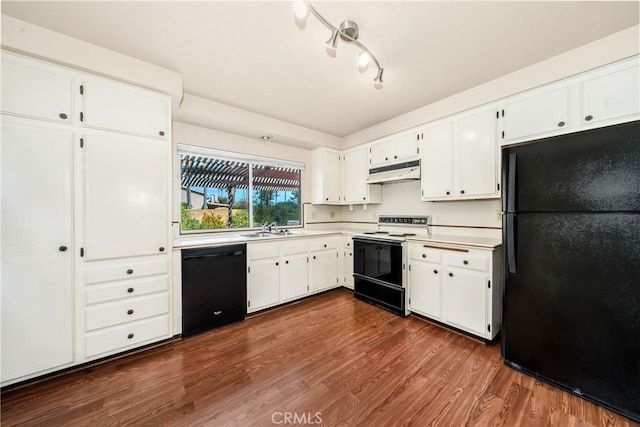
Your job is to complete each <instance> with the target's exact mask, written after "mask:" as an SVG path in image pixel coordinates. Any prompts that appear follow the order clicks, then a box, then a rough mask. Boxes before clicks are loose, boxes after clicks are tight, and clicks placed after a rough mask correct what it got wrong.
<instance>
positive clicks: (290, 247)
mask: <svg viewBox="0 0 640 427" xmlns="http://www.w3.org/2000/svg"><path fill="white" fill-rule="evenodd" d="M308 259H309V257H308V244H307V242H306V240H293V241H287V242H282V244H281V246H280V302H287V301H292V300H295V299H298V298H301V297H303V296H305V295H306V294H307V293H308V292H309V283H308V272H307V266H308Z"/></svg>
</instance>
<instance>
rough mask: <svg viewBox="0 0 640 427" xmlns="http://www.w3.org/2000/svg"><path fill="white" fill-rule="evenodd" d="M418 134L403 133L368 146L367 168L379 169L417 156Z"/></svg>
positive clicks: (419, 136)
mask: <svg viewBox="0 0 640 427" xmlns="http://www.w3.org/2000/svg"><path fill="white" fill-rule="evenodd" d="M420 138H421V134H420V133H418V132H409V133H403V134H399V135H396V136H393V137H391V138H388V139H384V140H382V141H378V142H374V143H372V144H371V145H370V146H369V166H370V167H380V166H385V165H388V164H393V163H399V162H402V161H403V160H407V159H412V158H416V157H417V156H418V141H419V140H420Z"/></svg>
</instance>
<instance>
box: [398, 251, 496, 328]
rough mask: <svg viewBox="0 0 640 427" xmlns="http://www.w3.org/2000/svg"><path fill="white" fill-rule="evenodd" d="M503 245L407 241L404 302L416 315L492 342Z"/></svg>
mask: <svg viewBox="0 0 640 427" xmlns="http://www.w3.org/2000/svg"><path fill="white" fill-rule="evenodd" d="M501 262H502V248H496V249H479V248H475V247H473V248H472V247H468V248H467V247H461V246H457V245H456V246H453V245H441V244H438V245H432V244H429V243H422V242H420V243H418V242H411V243H409V295H410V300H409V305H410V309H411V312H413V313H417V314H421V315H423V316H426V317H428V318H431V319H434V320H437V321H439V322H442V323H445V324H447V325H450V326H453V327H455V328H457V329H460V330H462V331H465V332H468V333H470V334H473V335H476V336H479V337H481V338H484V339H487V340H491V339H493V338H495V336H496V335H497V334H498V332H499V331H500V328H501V325H502V317H501V312H502V302H501V295H502V282H503V278H502V268H501Z"/></svg>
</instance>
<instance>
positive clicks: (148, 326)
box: [85, 316, 169, 357]
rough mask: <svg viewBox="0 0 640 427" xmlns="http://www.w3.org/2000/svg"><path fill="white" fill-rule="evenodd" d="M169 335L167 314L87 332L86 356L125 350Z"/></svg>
mask: <svg viewBox="0 0 640 427" xmlns="http://www.w3.org/2000/svg"><path fill="white" fill-rule="evenodd" d="M168 337H169V316H161V317H156V318H153V319H147V320H143V321H140V322H132V323H128V324H126V325H123V326H119V327H116V328H111V329H108V330H104V331H99V332H94V333H89V334H87V336H86V338H85V343H86V352H87V357H92V356H97V355H99V354H103V353H107V352H114V351H115V350H126V349H127V348H133V347H135V346H136V345H143V344H147V343H149V342H153V341H157V340H159V339H162V338H168Z"/></svg>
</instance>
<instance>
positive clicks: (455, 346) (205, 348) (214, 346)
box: [1, 290, 637, 427]
mask: <svg viewBox="0 0 640 427" xmlns="http://www.w3.org/2000/svg"><path fill="white" fill-rule="evenodd" d="M1 421H2V426H3V427H9V426H114V425H144V426H147V425H149V426H161V425H166V426H243V427H245V426H268V425H293V424H296V425H302V424H305V423H306V424H310V425H317V424H319V423H320V422H321V423H322V425H327V426H333V425H339V426H399V425H412V426H449V425H450V426H463V425H468V426H529V425H531V426H538V425H539V426H636V425H637V424H636V423H634V422H633V421H631V420H629V419H627V418H625V417H622V416H620V415H617V414H615V413H612V412H610V411H608V410H606V409H604V408H601V407H599V406H597V405H595V404H593V403H590V402H588V401H586V400H584V399H580V398H578V397H576V396H573V395H571V394H569V393H566V392H564V391H562V390H559V389H556V388H554V387H552V386H550V385H547V384H545V383H541V382H539V381H537V380H535V379H533V378H531V377H528V376H526V375H523V374H521V373H519V372H517V371H514V370H512V369H510V368H508V367H507V366H505V365H504V364H503V363H502V360H501V358H500V346H499V344H494V345H488V346H487V345H483V344H481V343H478V342H476V341H474V340H471V339H468V338H466V337H463V336H460V335H458V334H455V333H452V332H450V331H447V330H446V329H443V328H441V327H439V326H436V325H433V324H431V323H429V322H427V321H424V320H422V319H418V318H415V317H409V318H406V319H403V318H401V317H398V316H395V315H393V314H391V313H387V312H386V311H383V310H381V309H379V308H376V307H373V306H371V305H368V304H366V303H363V302H361V301H358V300H356V299H354V298H353V296H352V294H351V293H350V292H348V291H346V290H336V291H332V292H329V293H326V294H323V295H319V296H317V297H313V298H310V299H307V300H304V301H302V302H300V303H298V304H294V305H289V306H286V307H282V308H279V309H275V310H271V311H268V312H265V313H262V314H259V315H256V316H253V317H250V318H248V319H246V320H245V321H244V322H240V323H236V324H233V325H229V326H226V327H223V328H219V329H216V330H213V331H210V332H207V333H204V334H200V335H197V336H193V337H191V338H187V339H185V340H180V341H175V342H172V343H169V344H167V345H164V346H162V347H159V348H154V349H150V350H148V351H145V352H143V353H140V354H137V355H132V356H129V357H126V358H123V359H119V360H114V361H111V362H108V363H106V364H103V365H99V366H94V367H90V368H87V369H83V370H81V371H78V372H73V373H69V374H66V375H64V376H62V377H59V378H54V379H50V380H47V381H44V382H41V383H38V384H33V385H30V386H27V387H25V388H21V389H16V390H9V391H6V392H5V393H4V394H3V395H2V415H1Z"/></svg>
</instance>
